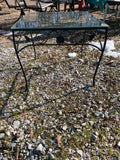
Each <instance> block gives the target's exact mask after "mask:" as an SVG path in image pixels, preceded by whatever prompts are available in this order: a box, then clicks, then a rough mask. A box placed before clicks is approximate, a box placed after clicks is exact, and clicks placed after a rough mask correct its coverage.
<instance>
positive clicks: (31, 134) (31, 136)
mask: <svg viewBox="0 0 120 160" xmlns="http://www.w3.org/2000/svg"><path fill="white" fill-rule="evenodd" d="M33 134H34V132H33V131H32V129H31V130H30V139H31V140H32V138H33Z"/></svg>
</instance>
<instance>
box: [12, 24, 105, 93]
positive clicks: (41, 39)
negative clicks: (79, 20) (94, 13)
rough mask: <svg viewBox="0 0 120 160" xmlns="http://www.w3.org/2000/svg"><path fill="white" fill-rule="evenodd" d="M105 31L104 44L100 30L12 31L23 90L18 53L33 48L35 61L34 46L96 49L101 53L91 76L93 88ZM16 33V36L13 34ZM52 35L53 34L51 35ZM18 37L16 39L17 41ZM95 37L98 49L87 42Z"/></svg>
mask: <svg viewBox="0 0 120 160" xmlns="http://www.w3.org/2000/svg"><path fill="white" fill-rule="evenodd" d="M103 29H104V30H105V33H104V44H102V43H101V30H100V28H87V29H81V30H78V29H77V30H73V29H71V30H68V29H66V30H47V31H45V30H43V31H41V30H37V31H35V30H33V31H31V30H29V31H28V30H27V31H21V30H20V31H15V30H12V32H13V43H14V48H15V53H16V56H17V59H18V62H19V64H20V67H21V70H22V72H23V76H24V79H25V84H26V85H25V88H26V91H27V90H28V82H27V78H26V74H25V71H24V69H23V66H22V63H21V60H20V57H19V53H20V52H21V51H22V50H23V49H24V48H26V47H28V46H33V49H34V53H35V59H36V50H35V46H36V45H81V52H82V50H83V46H84V45H91V46H93V47H95V48H97V49H98V50H99V51H101V55H100V57H99V61H98V63H97V66H96V69H95V72H94V75H93V86H95V78H96V74H97V71H98V68H99V65H100V62H101V59H102V56H103V53H104V50H105V46H106V41H107V31H108V28H107V27H106V28H103ZM15 32H17V34H15ZM53 33H54V34H53ZM17 36H18V39H17ZM95 37H96V40H98V41H99V43H100V46H101V47H100V48H99V47H97V46H95V45H93V44H90V43H88V42H90V41H92V39H93V38H95ZM53 38H56V41H54V42H52V41H50V43H47V40H48V39H53ZM20 44H25V46H23V47H21V48H19V45H20Z"/></svg>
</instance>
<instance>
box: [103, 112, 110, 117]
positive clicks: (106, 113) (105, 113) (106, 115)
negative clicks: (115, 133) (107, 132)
mask: <svg viewBox="0 0 120 160" xmlns="http://www.w3.org/2000/svg"><path fill="white" fill-rule="evenodd" d="M104 115H105V118H106V119H107V118H109V116H108V112H107V111H105V112H104Z"/></svg>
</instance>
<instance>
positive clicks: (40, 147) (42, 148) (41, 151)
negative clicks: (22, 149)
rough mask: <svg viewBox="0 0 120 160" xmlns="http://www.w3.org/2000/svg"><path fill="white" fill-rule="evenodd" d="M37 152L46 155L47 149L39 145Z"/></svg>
mask: <svg viewBox="0 0 120 160" xmlns="http://www.w3.org/2000/svg"><path fill="white" fill-rule="evenodd" d="M36 151H38V152H40V153H42V154H44V153H45V148H44V147H43V145H42V144H39V145H38V146H37V148H36Z"/></svg>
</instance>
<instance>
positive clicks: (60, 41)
mask: <svg viewBox="0 0 120 160" xmlns="http://www.w3.org/2000/svg"><path fill="white" fill-rule="evenodd" d="M101 29H103V30H105V34H104V43H103V44H102V42H101V40H100V39H99V42H100V48H99V47H98V46H95V45H94V44H92V43H86V42H85V36H86V35H87V34H86V33H87V32H88V31H90V32H91V31H92V30H93V31H94V33H95V34H96V31H97V32H100V30H101ZM68 30H69V31H74V30H77V31H78V30H80V31H81V30H82V31H84V33H83V41H81V42H76V43H68V44H66V43H64V37H62V36H58V35H57V36H58V37H56V43H54V44H53V43H50V44H46V43H44V42H43V43H42V42H39V43H36V44H35V41H34V38H33V36H32V34H35V33H39V32H41V31H42V32H46V31H50V32H54V31H56V32H57V31H59V32H66V31H68ZM15 32H19V35H20V34H21V32H22V34H21V35H20V36H25V35H28V33H29V34H30V36H31V38H27V39H26V40H27V41H29V42H31V43H30V44H27V45H26V46H24V47H22V48H20V49H19V42H18V41H16V35H17V34H18V33H17V34H16V33H15ZM12 33H13V44H14V49H15V53H16V56H17V59H18V62H19V64H20V67H21V70H22V72H23V76H24V79H25V88H26V90H28V82H27V78H26V74H25V71H24V68H23V65H22V63H21V60H20V57H19V53H20V52H21V51H22V50H23V49H24V48H26V47H28V46H33V49H34V53H35V58H36V50H35V46H37V45H81V52H82V50H83V46H84V45H91V46H93V47H95V48H97V49H98V50H99V51H101V54H100V57H99V61H98V63H97V65H96V69H95V72H94V75H93V86H95V78H96V74H97V71H98V68H99V65H100V62H101V59H102V56H103V53H104V50H105V46H106V41H107V33H108V26H105V27H102V28H101V27H84V28H79V27H78V28H77V27H76V28H66V27H65V28H61V27H60V28H59V27H57V28H48V29H43V28H42V29H27V30H26V29H13V28H12ZM24 33H25V35H24ZM59 35H60V34H59ZM91 40H92V39H91Z"/></svg>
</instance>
